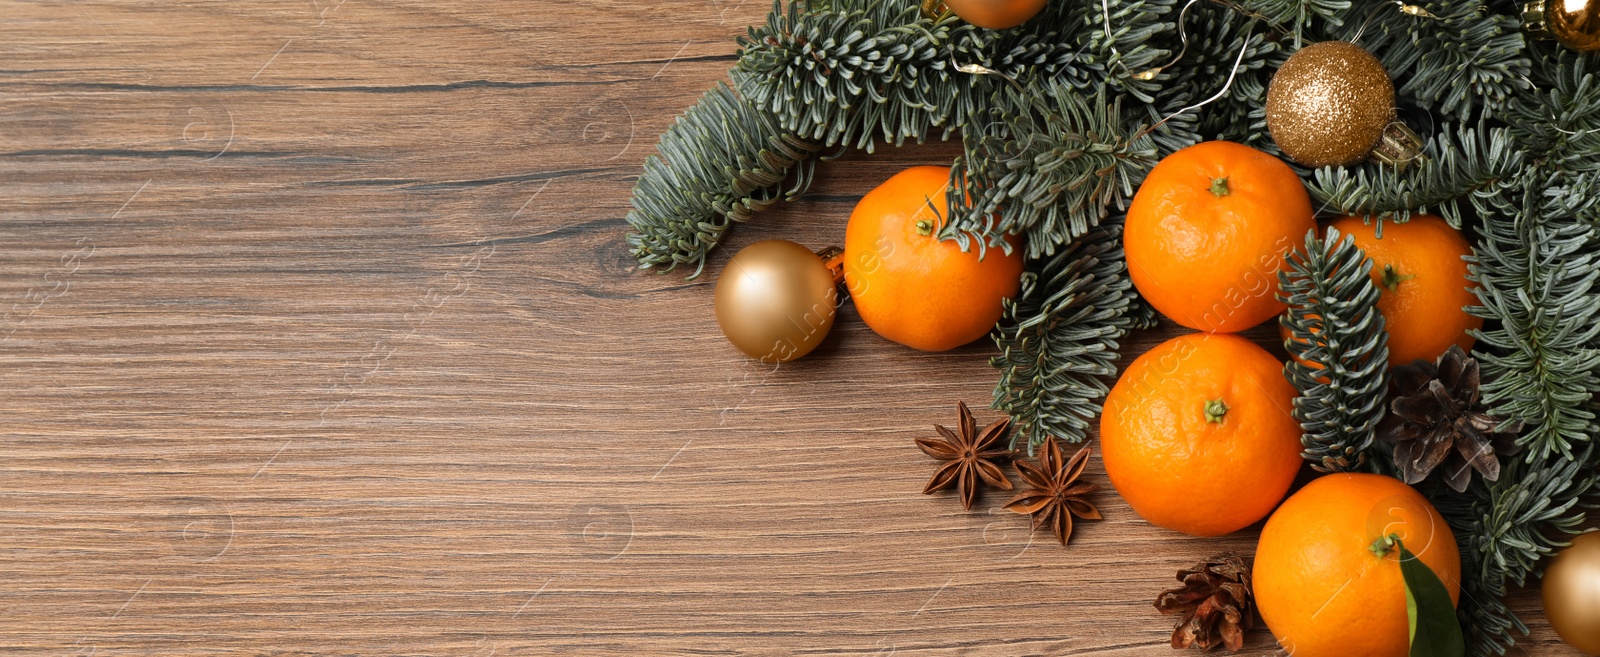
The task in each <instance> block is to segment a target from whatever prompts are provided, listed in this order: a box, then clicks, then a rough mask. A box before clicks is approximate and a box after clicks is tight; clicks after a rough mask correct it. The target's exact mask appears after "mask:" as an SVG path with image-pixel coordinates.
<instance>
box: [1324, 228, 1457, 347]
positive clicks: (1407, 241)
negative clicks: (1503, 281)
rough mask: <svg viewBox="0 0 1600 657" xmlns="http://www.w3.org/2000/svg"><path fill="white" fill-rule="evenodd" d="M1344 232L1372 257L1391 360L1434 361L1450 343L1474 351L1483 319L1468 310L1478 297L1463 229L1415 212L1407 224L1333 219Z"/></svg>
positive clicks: (1374, 280)
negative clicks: (1379, 224) (1380, 233)
mask: <svg viewBox="0 0 1600 657" xmlns="http://www.w3.org/2000/svg"><path fill="white" fill-rule="evenodd" d="M1333 227H1334V228H1336V229H1338V230H1339V232H1340V233H1343V234H1346V235H1351V236H1354V237H1355V242H1356V246H1359V247H1361V250H1362V251H1364V252H1365V253H1366V254H1367V257H1368V258H1371V259H1372V282H1373V283H1374V284H1376V285H1377V286H1378V291H1379V293H1380V295H1381V296H1380V297H1379V299H1378V312H1379V313H1382V314H1383V321H1384V325H1385V327H1386V328H1387V329H1388V330H1389V364H1390V365H1405V364H1408V363H1410V362H1411V361H1414V360H1425V361H1428V362H1430V363H1431V362H1433V361H1434V360H1435V359H1437V358H1438V357H1439V356H1440V355H1441V354H1443V353H1444V352H1445V351H1446V350H1448V349H1450V345H1457V346H1459V347H1461V350H1462V351H1468V352H1470V351H1472V345H1473V343H1474V342H1476V341H1477V340H1476V339H1475V338H1473V337H1472V333H1471V332H1472V331H1475V330H1477V329H1481V328H1483V318H1481V317H1474V316H1472V315H1469V314H1467V311H1466V310H1465V309H1464V308H1465V307H1466V306H1470V305H1474V304H1476V303H1477V302H1478V299H1477V297H1476V296H1475V295H1473V293H1472V282H1471V281H1469V280H1468V279H1467V263H1466V261H1465V260H1462V258H1464V257H1466V256H1468V255H1471V254H1472V246H1471V245H1470V244H1468V243H1467V240H1466V238H1465V237H1462V236H1461V231H1458V230H1456V229H1455V228H1452V227H1450V224H1449V223H1447V222H1445V220H1444V219H1443V218H1441V217H1436V216H1433V215H1426V214H1419V215H1413V216H1412V217H1411V221H1408V222H1405V223H1392V222H1389V223H1385V224H1384V225H1383V237H1381V238H1380V237H1378V227H1377V226H1375V225H1368V224H1366V223H1365V222H1363V221H1362V220H1361V218H1360V217H1345V218H1343V219H1340V220H1338V221H1335V222H1333Z"/></svg>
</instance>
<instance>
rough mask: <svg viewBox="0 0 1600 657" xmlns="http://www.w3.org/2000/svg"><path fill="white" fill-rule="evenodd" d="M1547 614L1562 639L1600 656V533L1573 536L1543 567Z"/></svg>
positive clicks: (1579, 648)
mask: <svg viewBox="0 0 1600 657" xmlns="http://www.w3.org/2000/svg"><path fill="white" fill-rule="evenodd" d="M1543 594H1544V614H1545V616H1546V617H1548V618H1549V619H1550V626H1551V627H1554V628H1555V630H1556V634H1559V635H1561V640H1562V641H1566V642H1567V644H1568V645H1571V646H1572V647H1574V648H1577V649H1578V650H1582V651H1583V652H1586V653H1588V654H1591V655H1600V532H1589V533H1587V534H1583V535H1581V536H1578V537H1577V538H1574V539H1572V547H1569V548H1567V549H1565V550H1562V551H1561V552H1560V553H1558V554H1556V558H1555V561H1552V562H1550V567H1548V568H1545V570H1544V586H1543Z"/></svg>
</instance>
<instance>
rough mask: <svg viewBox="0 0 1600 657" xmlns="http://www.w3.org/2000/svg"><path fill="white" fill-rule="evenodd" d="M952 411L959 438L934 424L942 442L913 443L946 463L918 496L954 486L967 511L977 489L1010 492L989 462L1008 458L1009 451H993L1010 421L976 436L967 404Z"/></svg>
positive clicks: (1002, 474)
mask: <svg viewBox="0 0 1600 657" xmlns="http://www.w3.org/2000/svg"><path fill="white" fill-rule="evenodd" d="M956 409H957V410H959V411H960V412H961V424H960V425H959V426H957V427H956V429H957V430H959V431H960V432H961V433H960V434H957V433H956V432H954V431H951V430H949V429H946V428H944V427H942V426H939V425H937V424H935V425H933V428H934V429H937V430H938V431H939V435H940V436H942V437H943V438H944V439H943V440H937V439H934V438H918V439H917V447H920V448H922V452H923V453H924V454H927V455H928V456H932V457H933V458H936V459H939V460H941V461H948V463H945V464H944V465H943V466H942V467H940V468H939V470H938V471H937V472H934V473H933V478H932V479H929V480H928V485H927V486H926V487H924V488H923V489H922V493H923V494H924V495H930V494H932V493H933V492H934V491H937V490H942V489H945V488H949V487H950V486H951V485H955V486H956V487H957V490H958V492H960V494H961V506H962V507H965V508H966V509H967V510H969V511H970V510H972V501H973V500H975V499H977V498H978V489H979V488H980V487H981V486H982V485H983V484H984V483H987V484H989V485H990V486H994V487H995V488H999V489H1001V490H1011V482H1010V481H1007V480H1006V473H1005V472H1004V471H1002V470H1001V469H1000V466H998V465H995V464H994V462H993V461H994V460H995V459H1003V458H1006V457H1008V456H1010V455H1011V452H1010V450H1005V449H994V446H995V445H996V444H998V443H999V442H1000V439H1002V438H1005V437H1006V435H1007V434H1009V433H1011V418H1004V419H1000V420H996V421H995V422H994V423H993V424H990V425H989V426H987V427H984V428H983V431H982V432H979V431H978V422H977V420H974V419H972V411H969V410H967V404H966V403H965V402H956Z"/></svg>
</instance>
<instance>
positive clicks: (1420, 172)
mask: <svg viewBox="0 0 1600 657" xmlns="http://www.w3.org/2000/svg"><path fill="white" fill-rule="evenodd" d="M1423 152H1424V155H1425V157H1426V159H1425V160H1423V161H1422V162H1420V163H1418V164H1416V165H1413V166H1411V167H1408V168H1407V169H1405V170H1404V171H1396V170H1395V169H1394V168H1393V167H1389V166H1385V165H1382V164H1377V163H1373V164H1367V165H1364V166H1361V167H1358V168H1355V169H1350V168H1345V167H1326V168H1323V169H1320V170H1318V171H1317V172H1316V177H1315V179H1314V180H1313V181H1312V182H1311V183H1310V184H1309V185H1308V186H1307V188H1308V190H1309V191H1310V192H1311V197H1312V198H1313V199H1315V200H1316V201H1317V202H1318V203H1320V204H1321V207H1323V208H1325V209H1332V210H1334V211H1335V212H1337V213H1338V214H1345V215H1354V216H1358V217H1362V218H1364V219H1366V220H1367V221H1369V222H1371V221H1385V220H1387V221H1395V222H1405V221H1409V220H1410V219H1411V215H1412V214H1420V213H1426V212H1428V211H1429V210H1430V209H1432V210H1433V211H1436V212H1438V213H1439V214H1440V215H1442V216H1443V217H1444V218H1445V220H1446V221H1449V222H1450V225H1452V226H1457V227H1459V226H1461V201H1462V200H1465V201H1467V202H1468V203H1469V204H1471V206H1472V207H1473V208H1474V209H1475V210H1477V211H1478V212H1479V213H1480V214H1483V213H1489V212H1493V211H1494V210H1495V209H1496V207H1497V204H1498V203H1499V202H1500V198H1501V192H1502V190H1504V189H1506V188H1507V187H1508V186H1511V185H1515V184H1516V183H1517V179H1518V177H1519V176H1520V175H1521V173H1522V172H1523V171H1524V169H1525V167H1524V165H1523V152H1522V151H1521V150H1519V149H1517V147H1516V141H1515V140H1514V139H1513V138H1512V135H1511V131H1510V130H1508V129H1506V128H1491V129H1486V128H1484V127H1482V126H1479V127H1478V128H1477V129H1473V128H1468V127H1462V128H1461V130H1460V132H1459V133H1458V135H1457V136H1456V137H1455V138H1450V137H1449V135H1448V134H1441V135H1437V136H1435V137H1434V139H1433V140H1432V141H1430V142H1429V143H1428V145H1427V147H1426V148H1425V149H1424V151H1423Z"/></svg>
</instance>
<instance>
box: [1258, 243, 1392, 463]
mask: <svg viewBox="0 0 1600 657" xmlns="http://www.w3.org/2000/svg"><path fill="white" fill-rule="evenodd" d="M1371 274H1372V261H1371V260H1370V259H1368V258H1367V256H1366V254H1365V253H1362V252H1361V249H1360V248H1359V247H1357V246H1356V244H1355V238H1354V237H1351V236H1349V235H1345V236H1344V238H1343V239H1342V240H1341V239H1340V235H1339V231H1338V230H1336V229H1334V228H1331V227H1330V228H1328V233H1327V237H1326V238H1325V239H1319V238H1318V237H1317V234H1316V232H1315V231H1312V232H1311V233H1308V234H1307V235H1306V241H1305V246H1304V247H1303V248H1300V249H1296V250H1295V251H1294V252H1293V253H1292V254H1290V256H1289V259H1288V262H1287V263H1286V266H1285V268H1284V270H1283V271H1280V272H1278V285H1279V292H1278V297H1279V298H1280V299H1282V300H1283V301H1284V302H1286V303H1288V304H1289V311H1288V312H1287V313H1284V314H1283V316H1282V317H1281V318H1280V320H1279V321H1281V322H1282V324H1283V326H1284V328H1286V329H1287V330H1288V333H1289V336H1288V339H1286V340H1285V341H1284V346H1285V347H1286V348H1287V349H1288V350H1289V355H1290V356H1291V358H1290V360H1289V362H1288V364H1287V365H1285V366H1284V374H1285V375H1286V376H1287V377H1288V379H1289V382H1290V383H1292V384H1294V387H1295V388H1296V389H1298V390H1299V391H1300V396H1299V397H1296V398H1295V400H1294V416H1295V419H1296V420H1298V421H1299V422H1300V427H1301V429H1302V431H1303V432H1304V433H1303V434H1302V435H1301V437H1300V440H1301V442H1302V443H1303V445H1304V446H1305V452H1304V453H1303V454H1302V455H1303V456H1304V457H1305V459H1306V460H1307V461H1310V462H1311V467H1313V468H1315V469H1317V470H1318V471H1321V472H1348V471H1351V470H1358V469H1361V468H1362V467H1363V466H1364V465H1366V462H1367V452H1368V451H1369V450H1370V449H1371V448H1372V444H1373V440H1374V438H1375V436H1376V431H1377V427H1378V421H1379V420H1381V419H1382V418H1383V415H1384V413H1385V412H1386V411H1387V410H1388V407H1387V406H1386V405H1385V403H1384V401H1385V395H1386V393H1387V388H1388V379H1389V377H1388V372H1389V362H1388V361H1389V337H1388V332H1387V331H1385V330H1384V321H1383V315H1380V314H1379V313H1378V298H1379V291H1378V287H1377V286H1376V285H1373V283H1372V276H1371Z"/></svg>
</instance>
